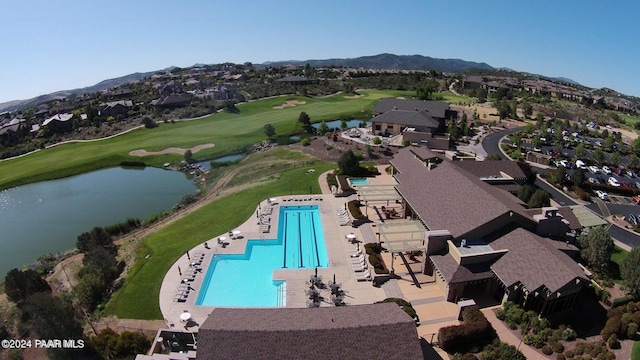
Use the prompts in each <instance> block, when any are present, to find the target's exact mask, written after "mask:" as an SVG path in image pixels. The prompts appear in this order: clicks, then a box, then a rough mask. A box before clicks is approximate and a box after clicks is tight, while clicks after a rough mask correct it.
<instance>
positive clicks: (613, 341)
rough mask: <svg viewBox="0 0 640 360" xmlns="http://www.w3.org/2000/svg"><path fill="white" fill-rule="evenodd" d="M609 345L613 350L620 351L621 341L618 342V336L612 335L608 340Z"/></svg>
mask: <svg viewBox="0 0 640 360" xmlns="http://www.w3.org/2000/svg"><path fill="white" fill-rule="evenodd" d="M607 345H609V348H611V349H620V340H618V335H616V334H613V335H611V336H610V337H609V340H607Z"/></svg>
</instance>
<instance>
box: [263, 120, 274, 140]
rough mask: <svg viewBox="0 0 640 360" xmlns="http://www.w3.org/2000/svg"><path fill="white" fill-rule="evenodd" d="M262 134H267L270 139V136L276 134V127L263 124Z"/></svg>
mask: <svg viewBox="0 0 640 360" xmlns="http://www.w3.org/2000/svg"><path fill="white" fill-rule="evenodd" d="M264 134H265V135H267V137H268V138H269V139H271V138H272V137H274V136H276V128H274V127H273V125H271V124H266V125H265V126H264Z"/></svg>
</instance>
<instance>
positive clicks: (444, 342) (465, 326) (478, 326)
mask: <svg viewBox="0 0 640 360" xmlns="http://www.w3.org/2000/svg"><path fill="white" fill-rule="evenodd" d="M462 321H463V323H462V325H452V326H446V327H443V328H440V331H439V332H438V338H439V341H440V346H441V347H442V349H443V350H444V351H446V352H448V353H450V354H453V353H466V352H477V351H479V350H480V349H482V348H483V347H484V346H485V345H487V344H491V342H492V341H493V339H495V338H497V337H498V335H497V334H496V331H495V330H494V329H493V327H492V326H491V323H489V321H488V320H487V318H486V317H485V316H484V314H483V313H482V312H480V310H479V309H478V307H476V306H471V307H468V308H466V309H464V310H463V312H462Z"/></svg>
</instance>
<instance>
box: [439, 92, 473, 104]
mask: <svg viewBox="0 0 640 360" xmlns="http://www.w3.org/2000/svg"><path fill="white" fill-rule="evenodd" d="M436 95H440V96H442V98H443V100H444V101H446V102H448V103H451V104H462V105H471V104H475V103H477V102H478V99H476V98H473V97H469V96H466V95H456V94H454V93H452V92H450V91H446V92H439V93H436Z"/></svg>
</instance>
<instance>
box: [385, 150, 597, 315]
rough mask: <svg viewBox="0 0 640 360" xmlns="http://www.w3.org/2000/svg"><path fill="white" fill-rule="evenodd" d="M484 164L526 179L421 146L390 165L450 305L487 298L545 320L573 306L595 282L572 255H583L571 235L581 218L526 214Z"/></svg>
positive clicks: (428, 269) (428, 270)
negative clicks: (421, 229) (445, 157)
mask: <svg viewBox="0 0 640 360" xmlns="http://www.w3.org/2000/svg"><path fill="white" fill-rule="evenodd" d="M471 164H473V165H471ZM483 164H484V165H486V166H484V171H485V172H486V171H489V169H492V168H493V169H494V170H493V172H494V173H495V172H499V173H501V174H502V175H501V176H500V177H501V178H504V179H508V178H512V179H513V180H517V178H518V177H520V176H521V175H520V174H522V173H518V171H517V170H515V169H514V168H513V166H514V165H516V163H514V162H505V161H490V162H478V163H470V164H465V163H464V162H454V161H446V160H443V159H441V158H440V157H439V156H438V154H436V153H434V152H432V151H431V150H429V149H427V148H426V147H423V146H420V147H415V146H414V147H407V148H404V149H402V150H400V152H399V153H398V154H397V155H396V156H395V157H394V158H393V160H391V165H392V166H393V171H394V178H395V179H396V181H397V182H398V184H397V185H396V187H395V188H396V190H397V192H398V193H399V194H400V195H401V197H402V202H403V205H404V211H405V214H404V216H405V217H409V218H411V219H413V220H415V221H418V222H420V223H421V224H422V225H423V226H424V227H425V228H426V229H427V231H426V235H425V238H424V251H425V255H426V256H425V264H424V272H425V274H428V275H433V276H434V277H435V281H436V282H437V283H438V285H439V286H440V287H441V288H442V289H443V290H444V293H445V297H446V299H447V300H448V301H452V302H458V301H459V300H461V299H466V298H473V297H474V296H475V295H477V294H485V295H490V296H492V297H494V298H496V299H500V300H501V301H514V302H516V303H518V304H520V305H522V306H523V307H524V308H526V309H528V310H534V311H536V312H538V313H540V314H542V315H546V314H549V313H553V312H557V311H562V310H566V309H570V308H571V307H572V306H573V305H574V304H575V302H576V299H577V297H578V294H579V293H580V290H581V289H582V288H583V286H585V285H587V284H588V283H589V279H588V276H587V275H586V274H585V271H583V269H582V268H581V267H580V266H579V265H578V264H577V263H576V262H575V261H574V260H573V259H572V257H571V256H572V255H575V254H576V252H577V251H578V249H577V247H575V246H574V245H572V242H573V241H572V238H571V236H570V235H568V234H571V233H572V226H571V225H572V221H570V220H573V221H574V220H575V219H565V218H564V217H563V216H562V215H561V213H560V212H559V211H558V209H557V208H554V207H548V208H542V209H525V207H524V204H522V203H521V202H520V200H519V199H518V198H517V197H515V196H513V195H512V194H510V193H509V192H508V191H505V190H506V189H503V188H501V186H500V185H504V184H500V182H499V181H497V179H498V178H499V177H498V176H487V175H486V174H484V176H482V174H481V175H480V176H478V173H477V172H478V171H480V169H479V167H481V166H482V165H483ZM489 165H491V166H489ZM500 166H504V167H505V169H507V172H511V174H514V175H515V176H512V175H508V174H507V173H505V171H499V170H497V167H500ZM509 169H510V170H509ZM474 171H475V172H476V173H475V174H474ZM480 172H481V171H480ZM496 185H498V186H496ZM568 217H570V215H569V216H568ZM574 222H575V221H574Z"/></svg>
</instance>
